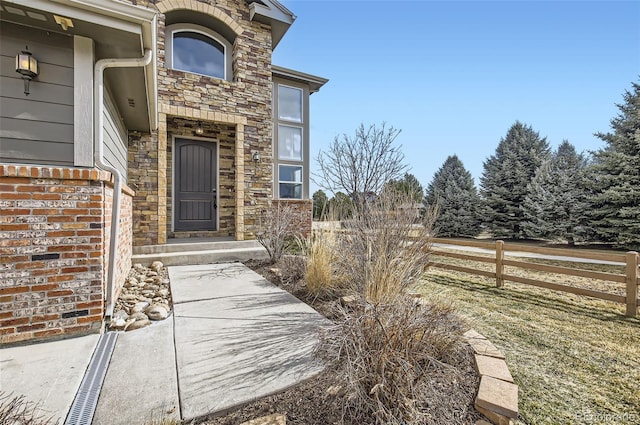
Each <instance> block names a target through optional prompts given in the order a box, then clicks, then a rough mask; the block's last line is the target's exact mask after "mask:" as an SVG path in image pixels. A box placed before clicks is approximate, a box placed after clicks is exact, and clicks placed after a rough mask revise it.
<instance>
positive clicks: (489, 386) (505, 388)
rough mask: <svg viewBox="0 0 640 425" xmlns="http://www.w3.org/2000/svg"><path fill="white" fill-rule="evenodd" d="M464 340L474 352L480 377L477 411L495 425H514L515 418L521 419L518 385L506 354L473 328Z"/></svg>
mask: <svg viewBox="0 0 640 425" xmlns="http://www.w3.org/2000/svg"><path fill="white" fill-rule="evenodd" d="M464 337H465V338H466V339H467V341H468V342H469V345H470V346H471V348H472V349H473V351H474V354H475V355H474V358H475V362H476V370H477V371H478V374H479V375H480V388H479V389H478V395H477V397H476V401H475V408H476V409H477V410H478V412H480V413H482V414H483V415H484V416H485V417H486V418H487V419H489V421H491V423H493V424H495V425H510V424H512V421H511V419H517V418H518V386H517V385H516V384H515V383H514V382H513V377H512V376H511V373H510V372H509V368H508V367H507V363H506V362H505V361H504V358H505V357H504V354H503V353H502V352H501V351H500V350H498V349H497V348H496V347H495V346H494V345H493V344H492V343H491V341H489V340H487V339H486V338H485V337H484V336H483V335H481V334H479V333H478V332H476V331H475V330H473V329H471V330H469V331H467V332H465V334H464ZM480 423H482V422H480Z"/></svg>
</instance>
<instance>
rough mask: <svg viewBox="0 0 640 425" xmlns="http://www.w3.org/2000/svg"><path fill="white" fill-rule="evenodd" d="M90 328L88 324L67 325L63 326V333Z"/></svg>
mask: <svg viewBox="0 0 640 425" xmlns="http://www.w3.org/2000/svg"><path fill="white" fill-rule="evenodd" d="M90 329H91V326H89V325H82V326H69V327H67V328H64V329H63V332H64V333H65V334H71V333H77V332H82V331H88V330H90Z"/></svg>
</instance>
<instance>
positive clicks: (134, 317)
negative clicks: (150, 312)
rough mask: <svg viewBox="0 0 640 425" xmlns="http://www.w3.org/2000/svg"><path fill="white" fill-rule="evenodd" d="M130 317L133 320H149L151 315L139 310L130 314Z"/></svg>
mask: <svg viewBox="0 0 640 425" xmlns="http://www.w3.org/2000/svg"><path fill="white" fill-rule="evenodd" d="M129 319H131V320H149V317H148V316H147V315H146V314H144V313H143V312H141V311H138V312H136V313H133V314H132V315H131V316H129Z"/></svg>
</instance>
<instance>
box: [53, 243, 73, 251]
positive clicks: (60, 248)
mask: <svg viewBox="0 0 640 425" xmlns="http://www.w3.org/2000/svg"><path fill="white" fill-rule="evenodd" d="M74 248H75V246H74V245H56V246H50V247H48V248H47V252H67V251H73V250H74Z"/></svg>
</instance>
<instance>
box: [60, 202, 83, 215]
mask: <svg viewBox="0 0 640 425" xmlns="http://www.w3.org/2000/svg"><path fill="white" fill-rule="evenodd" d="M78 204H80V203H79V202H78ZM78 206H80V205H78ZM62 214H69V215H87V214H89V210H88V209H86V208H64V209H63V210H62Z"/></svg>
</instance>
